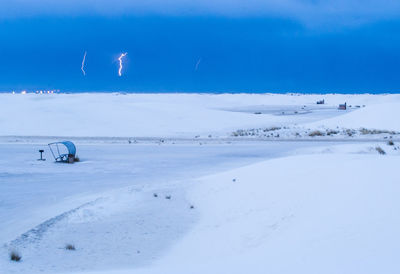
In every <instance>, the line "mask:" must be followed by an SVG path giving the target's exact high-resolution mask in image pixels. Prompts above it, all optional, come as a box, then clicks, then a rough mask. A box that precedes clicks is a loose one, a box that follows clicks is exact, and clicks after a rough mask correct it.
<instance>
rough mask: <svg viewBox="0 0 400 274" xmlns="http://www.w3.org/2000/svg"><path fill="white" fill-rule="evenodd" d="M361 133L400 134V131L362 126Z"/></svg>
mask: <svg viewBox="0 0 400 274" xmlns="http://www.w3.org/2000/svg"><path fill="white" fill-rule="evenodd" d="M360 133H361V134H363V135H367V134H384V133H387V134H392V135H395V134H398V132H396V131H390V130H378V129H367V128H360Z"/></svg>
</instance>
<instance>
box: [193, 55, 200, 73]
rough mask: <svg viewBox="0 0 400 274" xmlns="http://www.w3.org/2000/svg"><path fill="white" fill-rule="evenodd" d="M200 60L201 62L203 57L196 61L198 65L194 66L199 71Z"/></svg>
mask: <svg viewBox="0 0 400 274" xmlns="http://www.w3.org/2000/svg"><path fill="white" fill-rule="evenodd" d="M200 62H201V58H200V59H199V60H198V61H197V63H196V66H195V68H194V70H195V71H197V69H198V68H199V65H200Z"/></svg>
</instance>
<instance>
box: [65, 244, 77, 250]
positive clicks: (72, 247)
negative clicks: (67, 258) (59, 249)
mask: <svg viewBox="0 0 400 274" xmlns="http://www.w3.org/2000/svg"><path fill="white" fill-rule="evenodd" d="M65 249H66V250H75V246H74V245H72V244H67V245H65Z"/></svg>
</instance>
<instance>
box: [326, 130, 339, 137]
mask: <svg viewBox="0 0 400 274" xmlns="http://www.w3.org/2000/svg"><path fill="white" fill-rule="evenodd" d="M338 133H339V131H337V130H332V129H330V130H328V131H327V132H326V135H328V136H331V135H335V134H338Z"/></svg>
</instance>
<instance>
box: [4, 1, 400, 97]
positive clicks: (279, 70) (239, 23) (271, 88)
mask: <svg viewBox="0 0 400 274" xmlns="http://www.w3.org/2000/svg"><path fill="white" fill-rule="evenodd" d="M399 11H400V4H398V3H397V2H396V1H388V0H386V1H385V0H383V1H375V0H370V1H354V0H349V1H342V0H338V1H329V0H327V1H318V0H316V1H312V0H307V1H304V0H302V1H300V0H282V1H277V0H270V1H269V0H267V1H258V0H250V1H242V0H232V1H227V0H214V1H208V0H206V1H186V0H175V1H174V0H173V1H170V2H168V5H166V4H165V1H158V0H151V1H127V0H114V1H101V0H100V1H94V0H93V1H92V0H86V1H75V0H70V1H64V0H60V1H50V0H38V1H28V0H15V1H10V2H7V3H6V4H4V5H2V9H1V10H0V90H3V91H4V90H21V89H28V90H37V89H60V90H62V91H92V90H93V91H141V92H151V91H155V92H175V91H178V92H179V91H181V92H182V91H185V92H377V93H379V92H400V78H399V75H400V53H399V47H400V41H399V40H400V36H399V35H398V33H400V32H399V31H400V20H399V19H400V17H399ZM85 51H87V57H86V69H85V70H86V73H87V74H86V76H83V75H82V72H81V70H80V66H81V62H82V57H83V55H84V52H85ZM121 52H128V55H127V57H126V59H125V60H124V61H125V63H124V65H125V66H124V70H123V75H122V77H118V61H117V58H118V55H119V54H120V53H121ZM199 60H200V61H199ZM197 63H198V66H197V69H196V64H197Z"/></svg>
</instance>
